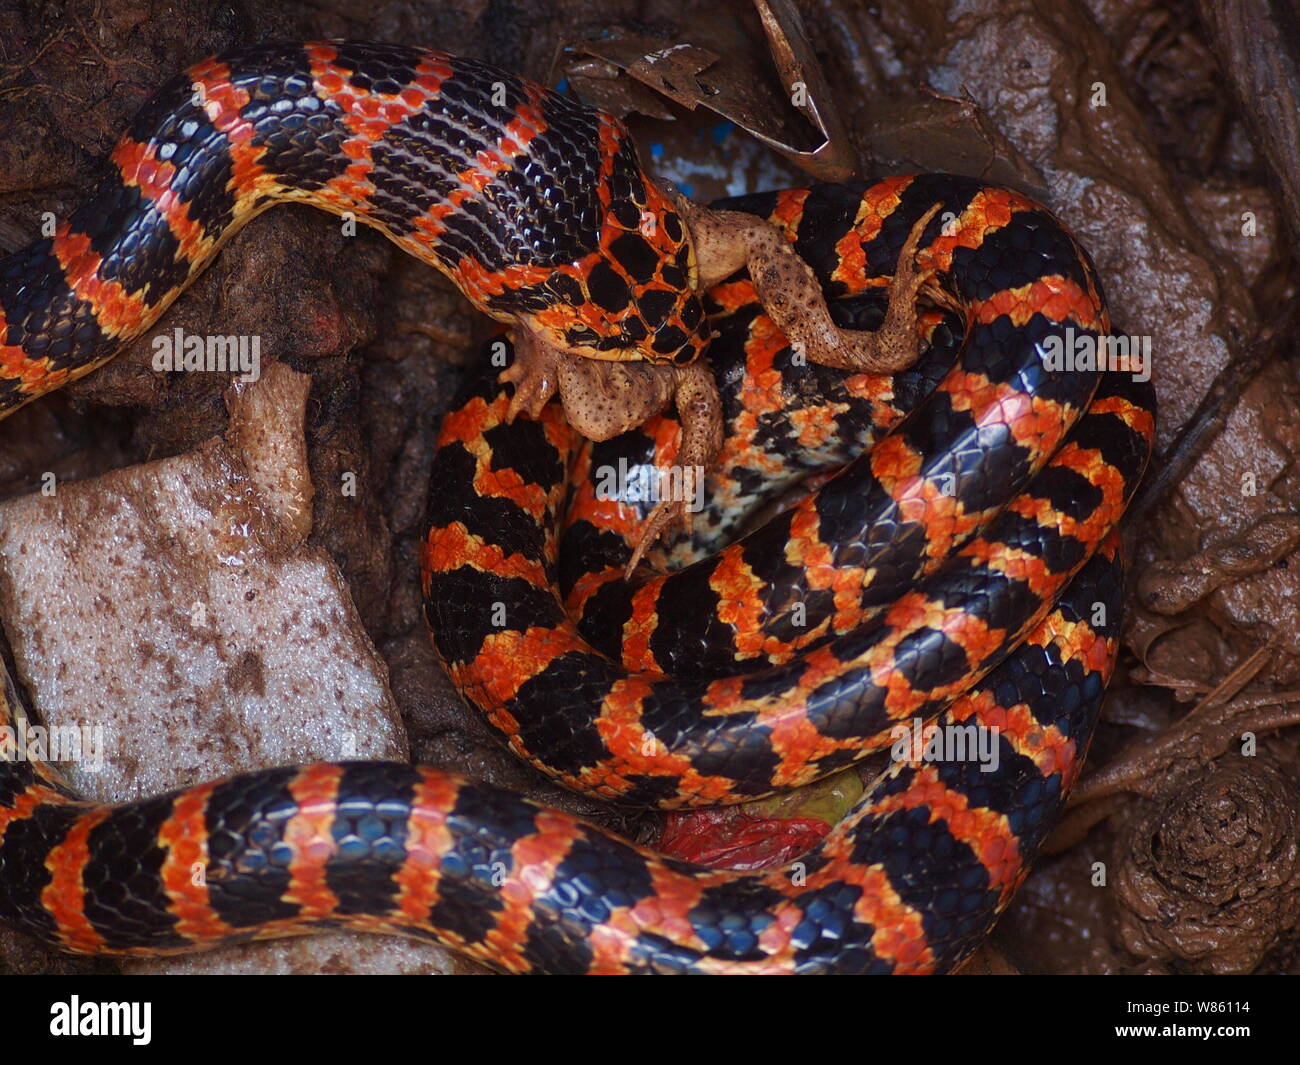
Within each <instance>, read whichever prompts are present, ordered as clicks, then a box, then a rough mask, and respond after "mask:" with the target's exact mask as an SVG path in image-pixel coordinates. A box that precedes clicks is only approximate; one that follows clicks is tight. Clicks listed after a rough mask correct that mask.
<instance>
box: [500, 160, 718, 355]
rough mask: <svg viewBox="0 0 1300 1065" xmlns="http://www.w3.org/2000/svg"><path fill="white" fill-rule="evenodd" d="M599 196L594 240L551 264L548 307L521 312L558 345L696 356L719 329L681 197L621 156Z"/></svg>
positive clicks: (578, 351)
mask: <svg viewBox="0 0 1300 1065" xmlns="http://www.w3.org/2000/svg"><path fill="white" fill-rule="evenodd" d="M620 158H622V156H621V155H620ZM632 161H633V163H635V157H634V156H633V157H632ZM601 196H602V200H603V201H604V204H603V207H604V220H603V224H602V225H601V228H600V236H599V242H598V245H597V247H596V248H594V249H593V250H592V251H591V252H590V253H589V254H587V255H585V256H583V257H582V258H581V259H579V260H578V261H577V262H574V263H566V264H563V265H560V266H556V267H554V268H552V270H551V272H550V275H549V276H548V277H547V279H546V281H545V284H544V288H545V294H546V306H545V307H543V308H541V309H529V310H527V311H525V312H524V313H521V314H520V315H519V320H520V321H521V322H522V323H524V324H526V325H527V327H528V329H529V330H530V331H531V332H532V333H534V335H536V336H537V337H539V338H540V339H543V340H544V341H545V343H546V344H547V346H549V347H551V348H553V349H554V350H556V351H563V352H568V353H570V354H573V355H581V356H583V357H585V358H589V359H599V360H601V361H604V362H655V363H673V364H676V365H679V366H684V365H687V364H688V363H692V362H694V361H695V360H696V359H697V358H698V357H699V355H700V354H701V352H703V350H704V348H705V347H706V346H707V345H708V342H709V340H710V339H711V336H712V332H711V330H710V329H709V325H708V321H707V319H706V317H705V314H704V304H703V302H702V300H701V298H700V294H699V292H698V290H697V286H698V272H697V270H696V264H695V251H694V248H693V246H692V244H691V238H690V231H689V230H688V228H687V226H686V224H685V222H684V221H683V217H682V213H681V210H680V209H679V205H678V197H677V195H676V194H675V193H671V192H668V191H666V190H665V189H663V188H661V187H660V186H659V185H658V184H657V183H656V182H654V181H653V180H652V179H650V178H649V177H648V176H647V175H645V174H644V172H642V171H641V170H640V167H639V166H636V167H635V170H634V172H630V173H629V172H627V167H626V166H623V167H620V166H619V165H618V164H617V163H616V164H615V166H614V173H613V174H612V175H611V176H610V178H609V180H608V181H607V182H605V185H604V189H603V190H602V193H601ZM533 291H534V292H536V291H537V290H536V289H534V290H533Z"/></svg>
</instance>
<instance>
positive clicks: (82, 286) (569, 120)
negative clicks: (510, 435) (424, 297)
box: [0, 41, 693, 417]
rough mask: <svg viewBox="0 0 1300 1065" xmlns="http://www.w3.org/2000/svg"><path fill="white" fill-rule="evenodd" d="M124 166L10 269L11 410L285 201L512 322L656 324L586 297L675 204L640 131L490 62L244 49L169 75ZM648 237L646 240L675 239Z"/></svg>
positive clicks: (594, 336)
mask: <svg viewBox="0 0 1300 1065" xmlns="http://www.w3.org/2000/svg"><path fill="white" fill-rule="evenodd" d="M110 161H111V165H112V172H111V173H110V175H109V176H108V177H107V178H106V179H105V180H104V181H103V182H102V183H101V184H100V186H99V187H98V189H97V190H96V191H95V193H94V194H93V196H92V197H91V198H90V199H89V200H88V201H87V202H86V203H85V204H84V205H83V206H81V207H80V208H79V209H78V210H76V211H75V212H74V213H73V214H72V215H71V216H70V217H68V218H66V219H62V220H57V221H56V223H55V225H54V229H53V232H52V233H50V234H47V235H46V236H45V238H44V239H42V240H40V241H37V242H36V243H34V244H32V245H30V246H28V247H26V248H24V249H22V250H20V251H18V252H16V253H15V254H13V255H10V256H9V257H7V258H4V259H0V417H2V416H4V415H5V414H8V413H9V412H11V411H12V410H13V409H15V408H16V407H18V406H20V405H22V404H23V403H25V402H27V401H29V400H31V399H33V398H35V397H36V396H38V395H41V394H43V393H45V392H48V391H50V390H52V389H54V388H58V387H59V386H61V385H62V384H64V383H66V382H67V381H69V380H72V379H74V378H77V377H80V376H82V375H83V374H85V373H89V372H90V371H91V370H93V369H95V368H96V367H97V366H99V365H101V364H102V363H103V362H105V361H107V360H108V359H109V358H111V357H112V356H113V355H114V354H116V353H117V351H119V350H120V349H121V348H122V347H123V346H124V345H125V344H126V343H127V342H128V341H130V340H132V339H134V338H135V337H138V336H139V335H141V334H142V333H144V332H146V331H147V330H148V329H150V328H151V327H152V326H153V324H154V323H155V322H156V321H157V320H158V318H159V317H160V316H161V315H162V314H163V312H164V311H165V310H166V309H167V307H168V306H169V304H170V303H171V302H172V301H173V300H175V299H176V297H177V296H179V295H180V293H181V292H182V291H184V289H185V287H186V286H187V285H188V284H189V283H190V281H191V280H192V279H193V278H194V276H195V275H196V274H198V273H199V272H200V271H202V270H203V268H204V267H205V266H207V264H208V263H209V262H210V261H211V260H212V258H213V257H214V256H215V255H216V253H217V251H218V250H219V249H220V248H221V246H222V245H223V244H224V243H225V242H226V241H227V240H228V239H229V238H230V237H231V236H232V235H233V234H234V233H235V232H236V231H237V230H238V229H239V228H240V227H241V226H242V225H244V224H245V223H246V222H247V221H249V220H250V219H251V218H253V217H254V216H256V215H257V214H259V213H260V212H261V211H262V210H264V209H266V208H267V207H269V206H271V205H272V204H274V203H276V202H281V201H295V202H305V203H309V204H311V205H313V206H315V207H319V208H321V209H323V210H326V211H329V212H331V213H333V214H336V215H340V216H342V217H343V218H344V219H345V221H346V222H354V223H359V224H361V225H364V226H368V227H370V228H373V229H377V230H379V231H380V232H381V233H383V234H384V235H386V236H387V237H388V238H389V239H391V240H392V241H394V242H395V243H396V244H398V245H399V246H400V247H401V248H402V249H403V250H405V251H407V252H408V253H410V254H412V255H414V256H416V257H417V258H419V259H421V260H423V261H424V262H427V263H429V264H430V265H432V266H434V267H436V268H437V269H439V270H441V271H442V272H443V273H445V274H447V275H448V276H449V277H451V279H452V280H453V281H454V282H455V283H456V284H457V286H458V287H459V288H460V289H461V291H462V292H463V293H464V294H465V295H466V296H467V297H468V298H469V299H470V300H471V302H473V303H474V304H475V305H476V306H477V307H478V308H479V309H480V310H483V311H485V312H486V313H488V314H490V315H492V316H493V317H495V318H498V319H500V320H504V321H510V320H517V319H519V318H521V317H523V316H527V317H529V318H537V317H540V318H541V319H542V320H543V321H552V322H553V328H554V330H555V331H556V333H557V338H558V339H559V340H561V341H563V342H565V343H574V344H592V345H597V344H603V345H606V346H612V347H616V346H619V345H626V344H629V343H636V342H638V341H640V340H643V339H644V337H645V335H646V331H645V330H644V329H641V330H640V331H639V333H638V331H637V329H636V328H635V327H632V328H625V326H626V325H627V324H628V323H624V322H623V321H622V316H620V315H619V314H617V313H614V312H612V311H610V310H609V309H607V308H601V307H600V306H599V304H598V302H597V301H595V300H593V299H592V293H590V292H588V291H587V288H586V278H587V277H588V276H589V275H590V273H591V268H592V265H593V264H594V262H595V261H597V260H608V261H613V260H612V258H611V254H610V248H611V245H613V244H614V242H615V241H616V240H617V239H618V238H619V237H620V236H626V234H627V233H628V232H629V231H630V232H632V233H634V234H635V233H637V227H638V226H640V225H641V224H642V223H643V216H644V213H645V211H646V207H647V204H648V205H649V207H650V209H651V210H652V211H653V210H656V209H660V208H658V207H657V206H656V204H655V203H654V202H651V201H654V199H655V196H656V195H657V194H658V193H657V190H656V189H654V187H653V183H652V182H650V181H649V179H648V178H646V176H645V175H644V174H643V172H642V170H641V167H640V164H639V162H638V160H637V156H636V151H635V148H634V146H633V144H632V142H631V140H630V139H629V137H628V135H627V132H626V130H625V129H624V128H623V127H622V125H621V124H620V123H618V122H617V121H616V120H615V119H613V118H612V117H610V116H609V115H606V114H604V113H603V112H601V111H598V110H595V109H593V108H589V107H584V106H582V105H580V104H578V103H575V102H574V101H572V100H570V99H568V98H566V97H563V96H560V95H558V94H556V93H554V92H552V91H550V90H548V89H546V88H544V87H542V86H540V85H537V84H535V83H533V82H530V81H527V80H525V79H523V78H520V77H518V76H516V75H513V74H510V73H507V72H505V71H501V70H497V69H496V68H494V67H491V66H489V65H487V64H484V63H480V62H478V61H476V60H471V59H463V58H458V57H453V56H449V55H446V54H444V53H440V52H432V51H426V50H424V49H419V48H412V47H404V46H398V45H386V44H369V43H361V42H343V41H328V42H317V43H309V44H297V43H294V44H283V43H271V44H261V45H257V46H253V47H247V48H241V49H238V50H235V51H231V52H228V53H224V54H222V55H217V56H213V57H211V58H209V59H205V60H203V61H201V62H199V63H198V64H196V65H195V66H193V67H191V68H190V69H189V70H188V71H186V72H184V73H183V74H181V75H178V76H177V77H176V78H174V79H173V80H172V81H171V82H170V83H168V84H167V85H166V86H165V87H164V88H163V89H162V90H161V91H160V92H159V93H158V94H157V95H156V96H155V97H154V98H153V99H152V100H151V101H150V103H148V104H147V105H146V106H145V107H144V108H143V109H142V110H141V112H140V113H139V114H138V115H137V117H136V118H135V120H134V122H133V124H132V126H131V128H130V130H129V131H128V132H127V134H126V135H125V136H124V137H123V138H122V139H121V140H120V141H119V142H118V145H117V147H116V148H115V150H114V151H113V154H112V156H111V160H110ZM651 228H652V235H651V237H650V238H648V239H649V240H650V242H651V243H653V242H654V241H655V240H658V241H660V242H663V241H667V240H668V239H669V238H668V236H667V235H665V234H664V233H662V232H660V233H658V234H655V233H654V232H653V227H651ZM661 228H662V227H661ZM354 231H355V226H352V227H350V228H349V227H347V226H345V228H344V233H345V234H350V233H351V232H354ZM634 239H635V240H637V241H640V240H642V238H641V237H640V236H639V235H638V236H636V237H635V238H634ZM626 244H627V241H623V243H622V244H621V245H619V247H620V248H624V247H626ZM677 251H678V249H676V248H675V247H674V248H652V249H650V253H651V255H652V256H653V257H655V258H658V259H660V260H664V259H668V258H669V257H670V256H672V255H674V254H676V252H677ZM614 265H615V267H617V268H620V269H622V267H619V265H618V263H617V262H616V261H614ZM692 298H693V297H692ZM633 310H634V308H633ZM548 315H549V316H550V317H549V319H548V318H547V316H548ZM593 315H594V316H595V317H594V319H593Z"/></svg>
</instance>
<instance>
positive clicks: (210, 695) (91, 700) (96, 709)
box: [0, 364, 459, 973]
mask: <svg viewBox="0 0 1300 1065" xmlns="http://www.w3.org/2000/svg"><path fill="white" fill-rule="evenodd" d="M309 383H310V382H309V379H308V378H307V377H305V376H303V375H299V374H295V373H293V372H292V371H290V370H288V369H287V368H285V367H283V366H280V365H279V364H273V365H272V366H271V367H270V368H268V372H267V374H266V376H265V378H264V379H263V380H262V381H261V382H259V383H258V384H257V385H254V386H252V387H251V388H247V389H244V390H241V392H240V393H239V394H238V395H232V397H231V400H230V401H231V405H232V420H231V432H230V434H229V436H228V438H229V442H227V441H222V440H211V441H208V442H207V443H205V444H204V445H202V446H201V447H199V448H198V449H196V450H195V451H193V452H190V453H188V454H185V455H178V456H176V457H173V458H167V459H163V460H160V461H157V462H151V463H146V464H144V465H140V466H135V467H131V468H128V469H123V470H117V471H114V472H112V473H110V474H107V475H105V476H103V477H98V478H94V479H92V480H89V481H84V482H75V483H73V482H70V483H67V484H58V485H57V486H56V488H55V490H54V492H53V493H52V494H50V495H42V494H34V495H30V496H26V497H24V498H21V499H16V500H13V501H11V502H8V503H5V504H3V505H2V506H0V611H2V612H3V616H4V619H5V623H6V628H7V630H8V632H9V633H10V636H11V642H12V645H13V650H14V657H15V661H16V663H17V666H18V670H19V674H20V676H21V679H22V681H23V682H24V683H25V684H26V685H27V688H28V690H29V691H30V692H31V693H32V696H33V698H34V700H35V703H36V706H37V707H38V708H39V710H40V712H41V714H42V715H43V716H44V718H45V720H46V722H47V723H48V724H50V725H58V726H67V725H77V726H82V727H83V728H82V733H81V735H82V738H83V751H82V758H81V760H80V761H79V762H76V763H73V764H72V765H70V766H65V769H67V771H68V773H67V775H68V776H69V778H70V779H71V780H72V783H73V784H74V786H75V787H77V788H78V790H80V791H81V792H82V793H83V794H85V795H87V796H88V797H91V798H95V799H98V800H101V801H114V802H116V801H122V800H127V799H134V798H139V797H141V796H147V795H153V794H157V793H158V792H160V791H165V790H169V789H172V788H178V787H185V786H188V785H191V784H195V783H197V782H199V781H202V780H208V779H212V778H215V777H221V776H225V775H228V774H230V773H234V772H240V771H243V770H247V769H254V768H258V767H267V766H274V765H285V764H292V763H299V762H309V761H318V760H335V759H340V758H363V759H395V760H401V761H405V760H407V758H408V753H407V740H406V733H405V729H404V727H403V725H402V720H401V717H400V715H399V713H398V710H397V706H396V703H395V702H394V700H393V697H392V694H391V692H390V691H389V686H388V670H387V667H386V665H385V663H384V661H383V659H382V658H381V657H380V656H379V654H378V652H377V651H376V650H375V648H374V646H373V645H372V644H371V642H370V639H369V638H368V636H367V635H366V633H365V630H364V628H363V627H362V624H361V620H360V618H359V617H358V616H357V613H356V609H355V607H354V605H353V603H352V599H351V597H350V595H349V592H348V588H347V585H346V582H345V581H344V579H343V576H342V574H341V573H339V571H338V568H337V567H336V566H335V564H334V562H333V560H332V559H331V558H330V557H329V555H328V554H327V553H326V552H325V551H324V550H323V549H321V548H318V547H315V546H311V545H308V544H306V543H305V537H306V536H307V534H308V533H309V532H310V529H311V494H312V486H311V481H310V478H309V476H308V475H307V472H306V470H307V467H306V452H305V446H304V444H303V438H302V419H303V411H304V408H305V402H306V396H307V388H308V386H309ZM96 741H98V742H96ZM101 759H102V764H101V765H96V763H97V762H99V761H100V760H101ZM458 964H459V963H458V962H454V961H452V960H451V958H450V955H448V954H446V953H445V952H442V951H439V950H437V948H433V947H430V946H427V945H424V944H418V943H413V942H405V941H400V940H395V939H382V938H380V937H375V936H360V935H358V936H348V935H342V934H337V935H322V936H315V937H310V938H305V939H298V940H293V941H287V942H282V943H268V944H257V945H255V946H249V947H237V948H232V949H229V950H225V951H221V952H219V953H216V954H208V955H199V956H195V957H192V958H187V959H170V960H167V959H164V960H159V961H156V962H152V961H151V962H147V963H145V962H141V963H132V964H131V966H130V968H131V969H132V970H134V971H141V972H145V971H147V972H155V973H156V972H182V971H183V972H263V971H278V972H283V971H294V972H346V971H370V972H376V971H382V972H393V971H403V972H411V971H420V972H443V971H448V970H449V969H450V968H452V966H453V965H458Z"/></svg>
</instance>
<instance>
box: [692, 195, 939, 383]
mask: <svg viewBox="0 0 1300 1065" xmlns="http://www.w3.org/2000/svg"><path fill="white" fill-rule="evenodd" d="M942 206H943V205H942V204H935V205H934V206H933V207H931V208H930V209H929V210H928V211H926V213H925V214H923V215H922V216H921V217H920V218H919V219H917V221H916V223H915V224H914V225H913V226H912V229H911V231H910V232H909V233H908V235H907V240H906V242H905V243H904V244H903V248H902V250H901V251H900V252H899V256H898V266H897V267H896V268H895V272H894V278H893V281H892V282H891V283H890V286H889V307H888V309H887V310H886V312H885V320H884V322H883V324H882V325H881V327H880V328H879V329H877V330H875V331H874V332H870V331H866V330H855V329H840V328H839V327H838V326H837V325H836V324H835V323H834V322H833V321H832V320H831V315H830V311H829V310H828V309H827V307H826V298H825V296H823V295H822V290H821V286H820V285H819V284H818V283H817V276H816V275H815V274H814V273H813V270H812V267H811V266H809V265H808V264H807V263H806V262H804V260H803V259H801V258H800V257H799V255H798V254H797V253H796V252H795V250H794V245H792V244H791V243H790V242H789V241H788V240H786V239H785V236H784V235H783V234H782V233H781V231H780V230H779V229H777V228H776V226H774V225H772V224H771V223H770V222H768V221H766V220H764V219H761V218H757V217H755V216H753V215H748V214H744V213H742V212H739V211H714V210H710V209H709V208H707V207H696V206H694V205H690V206H688V207H686V208H685V213H686V218H687V225H688V226H689V227H690V231H691V239H692V242H693V243H694V245H695V255H696V260H697V263H698V266H699V283H700V287H701V288H707V287H708V286H710V285H713V284H716V283H717V282H718V281H721V280H722V279H723V278H725V277H728V276H730V275H731V274H733V273H734V272H735V271H737V270H739V269H740V268H741V267H748V268H749V276H750V278H751V279H752V280H753V282H754V288H755V290H756V291H757V293H758V298H759V299H760V300H761V301H762V303H763V308H764V310H766V311H767V313H768V315H769V316H770V317H771V318H772V320H773V321H774V322H776V324H777V325H778V326H779V327H780V328H781V331H782V332H783V333H785V335H786V337H788V338H789V340H790V343H791V344H792V345H794V346H795V347H796V348H798V347H802V349H803V351H804V352H805V353H806V355H807V357H808V358H810V359H811V360H812V361H813V362H816V363H820V364H821V365H823V366H833V367H835V368H837V369H841V370H856V371H859V372H865V373H886V374H888V373H897V372H898V371H899V370H905V369H906V368H907V367H908V366H910V365H912V363H913V362H915V361H916V358H917V355H918V352H919V345H918V341H917V331H916V301H917V298H918V296H919V295H920V292H921V289H922V288H923V287H925V286H926V285H928V284H929V283H930V282H932V280H933V278H934V276H935V271H934V270H933V269H932V268H928V267H921V266H918V265H917V262H916V251H917V247H918V246H919V244H920V240H921V234H922V232H923V231H924V230H925V227H926V225H928V224H929V222H930V219H932V218H933V217H934V216H935V214H936V213H937V212H938V211H939V209H940V207H942Z"/></svg>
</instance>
